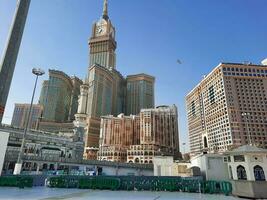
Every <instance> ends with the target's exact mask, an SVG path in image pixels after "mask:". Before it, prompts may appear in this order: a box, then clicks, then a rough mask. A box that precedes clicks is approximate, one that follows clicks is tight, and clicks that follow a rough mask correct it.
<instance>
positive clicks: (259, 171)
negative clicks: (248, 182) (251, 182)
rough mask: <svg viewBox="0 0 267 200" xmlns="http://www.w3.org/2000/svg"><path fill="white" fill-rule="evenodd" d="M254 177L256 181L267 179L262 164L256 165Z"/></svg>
mask: <svg viewBox="0 0 267 200" xmlns="http://www.w3.org/2000/svg"><path fill="white" fill-rule="evenodd" d="M254 177H255V180H256V181H265V174H264V171H263V169H262V167H261V166H259V165H256V166H255V167H254Z"/></svg>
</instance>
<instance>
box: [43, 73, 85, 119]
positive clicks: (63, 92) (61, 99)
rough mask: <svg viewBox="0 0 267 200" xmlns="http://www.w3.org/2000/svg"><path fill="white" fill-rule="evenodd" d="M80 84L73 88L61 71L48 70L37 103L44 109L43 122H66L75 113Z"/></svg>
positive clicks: (69, 79) (67, 77)
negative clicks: (47, 77)
mask: <svg viewBox="0 0 267 200" xmlns="http://www.w3.org/2000/svg"><path fill="white" fill-rule="evenodd" d="M80 84H81V83H79V84H78V86H76V88H73V83H72V80H71V78H70V77H69V76H67V75H66V74H65V73H63V72H61V71H56V70H49V80H48V81H44V83H43V88H42V91H41V96H40V99H39V102H40V104H41V105H43V107H44V112H43V119H42V120H43V121H53V122H67V121H70V120H72V119H74V114H75V113H76V112H77V106H78V95H79V90H78V89H77V88H79V86H80Z"/></svg>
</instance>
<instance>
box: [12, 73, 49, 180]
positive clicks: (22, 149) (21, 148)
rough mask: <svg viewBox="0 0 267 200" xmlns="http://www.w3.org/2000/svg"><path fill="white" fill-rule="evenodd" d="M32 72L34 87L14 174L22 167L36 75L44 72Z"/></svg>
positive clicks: (17, 173)
mask: <svg viewBox="0 0 267 200" xmlns="http://www.w3.org/2000/svg"><path fill="white" fill-rule="evenodd" d="M32 73H33V74H34V75H36V79H35V84H34V89H33V93H32V100H31V105H30V109H29V113H28V116H27V121H26V126H25V127H24V132H23V137H22V142H21V146H20V151H19V156H18V160H17V163H16V165H15V169H14V172H13V174H14V175H19V174H20V172H21V169H22V159H21V157H22V155H23V154H24V145H25V138H26V134H27V131H28V126H29V121H30V116H31V112H32V104H33V99H34V94H35V90H36V85H37V81H38V77H39V76H42V75H43V74H44V73H45V72H44V71H43V70H42V69H40V68H33V69H32Z"/></svg>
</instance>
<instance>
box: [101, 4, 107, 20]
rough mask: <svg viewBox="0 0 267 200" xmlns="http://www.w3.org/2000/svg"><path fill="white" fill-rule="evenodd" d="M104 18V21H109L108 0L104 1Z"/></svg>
mask: <svg viewBox="0 0 267 200" xmlns="http://www.w3.org/2000/svg"><path fill="white" fill-rule="evenodd" d="M102 17H103V19H105V20H108V0H104V6H103V15H102Z"/></svg>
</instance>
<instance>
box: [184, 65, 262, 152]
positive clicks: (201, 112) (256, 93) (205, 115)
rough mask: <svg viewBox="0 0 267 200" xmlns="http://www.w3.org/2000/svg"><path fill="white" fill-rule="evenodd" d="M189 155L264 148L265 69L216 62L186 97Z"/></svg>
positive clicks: (255, 66)
mask: <svg viewBox="0 0 267 200" xmlns="http://www.w3.org/2000/svg"><path fill="white" fill-rule="evenodd" d="M186 106H187V117H188V128H189V140H190V149H191V154H193V155H195V154H199V153H203V152H224V151H226V150H228V149H231V148H233V147H237V146H240V145H244V144H251V143H252V144H254V145H258V146H260V147H264V148H267V66H266V65H255V64H251V63H246V64H240V63H220V64H219V65H218V66H217V67H215V68H214V69H213V70H212V72H210V73H209V74H208V75H207V76H205V78H204V79H203V80H202V81H201V82H200V83H199V84H198V85H197V86H196V87H195V88H194V89H193V90H192V91H191V92H190V93H189V94H188V95H187V96H186Z"/></svg>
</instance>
